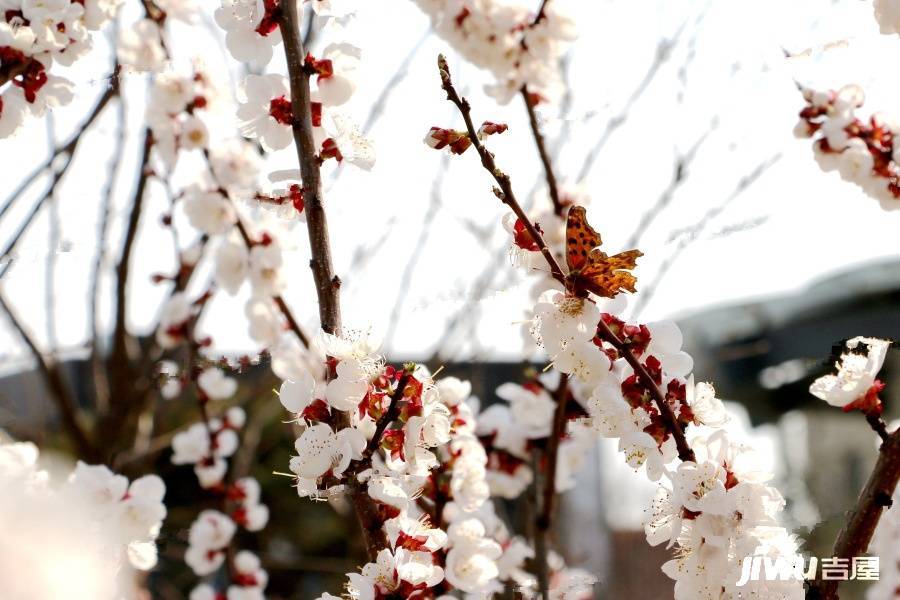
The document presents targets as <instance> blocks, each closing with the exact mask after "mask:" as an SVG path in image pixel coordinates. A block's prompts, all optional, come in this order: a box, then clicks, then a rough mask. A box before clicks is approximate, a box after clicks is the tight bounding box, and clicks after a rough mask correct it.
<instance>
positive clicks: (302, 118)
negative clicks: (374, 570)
mask: <svg viewBox="0 0 900 600" xmlns="http://www.w3.org/2000/svg"><path fill="white" fill-rule="evenodd" d="M297 20H298V11H297V4H296V2H295V1H287V2H285V3H283V4H282V11H281V18H280V19H279V23H278V26H279V29H280V30H281V37H282V40H283V42H284V53H285V58H286V59H287V66H288V76H289V81H290V88H291V109H292V113H293V119H292V125H291V129H292V131H293V134H294V146H295V147H296V150H297V159H298V161H299V162H300V175H301V178H302V180H303V201H304V204H305V208H304V210H305V211H306V229H307V233H308V236H309V249H310V256H311V259H310V261H309V266H310V268H311V269H312V273H313V280H314V281H315V285H316V295H317V297H318V301H319V321H320V322H321V327H322V329H323V330H324V331H325V332H326V333H330V334H332V335H341V305H340V290H341V280H340V279H338V277H337V276H336V275H335V274H334V268H333V267H332V262H331V244H330V240H329V236H328V220H327V218H326V216H325V209H324V207H323V206H322V178H321V174H320V172H319V167H320V162H321V161H320V159H319V157H318V155H317V153H316V146H315V142H314V141H313V133H312V118H311V114H310V112H311V105H310V93H309V77H310V72H309V71H308V70H307V69H306V68H305V67H304V54H305V53H304V49H303V41H302V40H301V39H300V26H299V23H298V22H297ZM328 375H329V377H330V376H331V375H332V374H331V373H329V374H328ZM337 414H338V423H337V426H338V428H345V427H348V426H349V425H350V423H349V415H347V414H346V413H342V412H338V413H337ZM347 487H348V492H349V495H350V497H351V499H352V501H353V508H354V510H355V511H356V516H357V518H358V519H359V523H360V526H361V527H362V530H363V536H364V538H365V543H366V549H367V550H368V554H369V559H370V560H375V558H376V556H377V555H378V552H379V550H381V549H382V548H385V547H387V539H386V536H385V533H384V530H383V529H382V522H383V520H382V518H381V516H380V514H379V510H378V506H377V504H376V502H375V501H374V500H372V499H371V498H370V497H369V495H368V493H367V491H366V489H365V488H366V486H365V484H363V483H361V482H360V481H359V479H358V478H357V477H355V476H351V477H350V478H349V481H348V486H347Z"/></svg>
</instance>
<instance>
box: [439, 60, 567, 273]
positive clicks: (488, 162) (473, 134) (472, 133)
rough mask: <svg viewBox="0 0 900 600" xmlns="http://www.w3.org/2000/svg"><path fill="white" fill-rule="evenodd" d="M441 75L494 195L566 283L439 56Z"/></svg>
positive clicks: (442, 85)
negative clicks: (512, 214) (492, 184)
mask: <svg viewBox="0 0 900 600" xmlns="http://www.w3.org/2000/svg"><path fill="white" fill-rule="evenodd" d="M438 71H439V73H440V75H441V87H442V88H443V89H444V91H445V92H447V100H449V101H450V102H452V103H453V104H455V105H456V108H457V109H459V112H460V114H461V115H462V118H463V120H464V121H465V123H466V131H467V132H468V134H469V138H470V139H471V141H472V147H473V148H475V151H476V152H478V156H480V157H481V165H482V166H483V167H484V168H485V170H487V172H488V173H490V174H491V176H492V177H493V178H494V181H496V182H497V185H499V186H500V188H499V189H497V188H494V195H496V196H497V197H498V198H499V199H500V201H501V202H503V203H504V204H506V205H507V206H508V207H509V208H510V210H512V211H513V213H515V215H516V217H518V218H519V220H520V221H521V222H522V224H523V225H524V226H525V229H526V231H528V233H529V235H530V236H531V239H532V240H534V242H535V243H536V244H537V246H538V248H539V249H540V251H541V254H543V255H544V258H545V259H546V261H547V264H548V265H550V273H551V274H552V275H553V277H554V279H556V280H558V281H560V282H564V281H565V275H564V274H563V271H562V268H560V266H559V263H558V262H556V258H555V257H554V256H553V253H552V252H551V251H550V248H548V247H547V244H546V243H545V242H544V238H543V237H542V236H541V234H540V232H538V230H537V228H536V227H535V226H534V223H532V222H531V219H529V218H528V215H526V214H525V211H524V210H522V207H521V205H520V204H519V202H518V201H517V200H516V195H515V193H514V192H513V189H512V183H511V182H510V179H509V175H507V174H506V173H504V172H503V171H501V170H500V168H499V167H497V164H496V163H495V162H494V155H493V154H491V153H490V152H489V151H488V149H487V148H485V147H484V146H483V145H482V143H481V141H480V140H479V139H478V131H477V130H476V129H475V124H474V123H473V122H472V110H471V107H470V106H469V102H468V100H466V99H465V98H460V96H459V94H458V93H457V92H456V89H455V88H454V87H453V82H452V81H451V79H450V69H449V67H448V66H447V59H446V58H444V55H443V54H441V55H439V56H438Z"/></svg>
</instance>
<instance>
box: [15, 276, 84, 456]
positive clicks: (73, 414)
mask: <svg viewBox="0 0 900 600" xmlns="http://www.w3.org/2000/svg"><path fill="white" fill-rule="evenodd" d="M0 308H2V309H3V312H5V313H6V316H7V317H8V318H9V321H10V323H12V326H13V328H14V329H15V330H16V332H18V334H19V336H20V337H21V338H22V341H24V342H25V345H26V346H28V350H29V351H30V352H31V354H32V355H33V356H34V359H35V361H37V367H38V370H39V371H40V372H41V375H42V376H43V377H44V379H45V381H46V382H47V388H48V390H49V392H50V394H51V396H52V397H53V400H54V402H55V403H56V407H57V409H59V414H60V417H61V419H62V424H63V427H64V428H65V430H66V433H67V434H68V436H69V437H70V438H71V440H72V443H73V444H74V446H75V450H76V451H77V452H78V455H79V456H80V457H81V458H83V459H84V460H87V461H92V462H93V461H96V460H97V459H98V452H97V449H96V448H95V447H94V445H93V444H92V443H91V441H90V440H89V439H88V436H87V433H86V431H85V429H84V428H83V427H82V425H81V423H80V422H79V420H78V408H77V404H76V401H75V398H74V397H73V396H72V394H71V392H70V391H69V388H68V387H67V386H66V384H65V381H64V380H63V376H62V372H61V371H60V369H59V364H58V363H57V362H56V361H54V360H52V359H49V358H44V356H43V354H41V351H40V350H39V349H38V347H37V344H36V343H35V342H34V340H33V339H31V336H30V335H28V332H27V331H26V330H25V328H24V327H23V325H22V324H21V323H20V322H19V319H18V318H17V317H16V314H15V313H14V312H13V309H12V307H11V306H10V305H9V303H8V302H7V301H6V298H5V297H4V296H3V293H2V291H0Z"/></svg>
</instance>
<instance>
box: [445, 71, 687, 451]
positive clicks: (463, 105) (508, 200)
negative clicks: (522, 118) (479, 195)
mask: <svg viewBox="0 0 900 600" xmlns="http://www.w3.org/2000/svg"><path fill="white" fill-rule="evenodd" d="M438 71H439V73H440V76H441V87H442V88H443V89H444V91H445V92H447V99H448V100H450V101H451V102H452V103H453V104H455V105H456V107H457V108H458V109H459V112H460V114H461V115H462V117H463V120H464V121H465V123H466V129H467V131H468V135H469V138H470V139H471V141H472V146H473V147H474V148H475V150H476V151H477V152H478V155H479V156H480V157H481V164H482V165H483V166H484V168H485V169H487V171H488V172H489V173H491V175H492V176H493V177H494V180H495V181H496V182H497V184H498V185H499V186H500V189H499V190H498V189H497V188H494V194H495V195H496V196H497V197H498V198H500V200H501V201H502V202H503V203H504V204H506V205H507V206H509V208H510V209H511V210H512V211H513V212H514V213H515V215H516V216H517V217H518V218H519V221H520V222H521V223H523V224H524V225H525V229H526V231H527V232H528V234H529V235H530V236H531V239H532V240H533V241H534V243H535V244H536V245H537V247H538V249H539V250H540V252H541V254H543V255H544V258H545V259H546V261H547V264H548V265H549V266H550V274H551V275H552V276H553V278H554V279H556V280H557V281H559V282H560V283H562V284H564V285H565V282H566V277H565V275H564V274H563V271H562V268H561V267H560V266H559V262H557V260H556V257H554V256H553V253H552V252H551V251H550V249H549V248H548V247H547V244H546V242H545V241H544V238H543V236H542V235H541V233H540V232H539V231H538V230H537V228H536V227H535V226H534V224H533V223H532V222H531V220H530V219H529V218H528V216H527V215H526V214H525V211H524V210H522V207H521V206H520V205H519V203H518V201H517V200H516V197H515V194H514V193H513V190H512V184H511V182H510V179H509V175H507V174H506V173H504V172H503V171H501V170H500V169H499V167H497V165H496V163H495V162H494V155H493V154H491V153H490V151H489V150H488V149H487V148H485V147H484V145H482V143H481V141H480V140H479V139H478V133H477V131H476V129H475V126H474V124H473V122H472V115H471V107H470V106H469V102H468V101H467V100H466V99H465V98H461V97H460V96H459V94H458V93H457V92H456V89H455V88H454V87H453V82H452V80H451V78H450V71H449V68H448V66H447V59H446V58H444V56H443V55H440V56H438ZM597 331H598V334H599V335H600V337H601V339H603V341H606V342H608V343H610V344H612V345H613V346H614V347H615V349H616V350H617V351H618V352H619V353H620V354H621V355H622V356H623V357H624V358H625V360H626V361H627V362H628V364H629V365H631V367H632V368H633V369H634V372H635V373H636V374H637V376H638V377H639V378H640V379H641V382H642V383H643V384H644V385H645V386H646V387H647V389H648V390H649V391H650V395H651V397H652V398H653V402H654V404H655V406H656V408H657V410H658V411H659V413H660V416H661V417H662V420H663V423H664V425H665V426H666V429H667V430H668V431H669V433H671V434H672V436H673V437H674V438H675V443H676V446H677V448H678V456H679V458H680V459H681V460H682V461H693V460H695V458H694V451H693V450H691V447H690V445H689V444H688V442H687V438H685V435H684V430H682V428H681V426H680V425H679V424H678V420H677V418H676V417H675V413H674V412H673V411H672V407H671V406H669V403H668V402H667V401H666V395H665V393H664V392H663V391H662V390H661V389H660V388H659V386H658V385H657V383H656V381H654V379H653V376H652V375H651V374H650V373H649V372H648V371H647V368H646V367H645V366H644V365H643V364H642V363H641V361H640V360H639V359H638V358H637V357H636V356H635V355H634V353H632V352H631V349H630V348H629V346H628V344H627V343H626V342H623V341H622V340H620V339H619V337H618V336H617V335H616V334H615V333H613V331H612V330H611V329H610V328H609V326H608V325H607V324H606V323H605V322H603V321H602V320H601V321H600V323H599V324H598V329H597Z"/></svg>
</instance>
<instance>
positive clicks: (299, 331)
mask: <svg viewBox="0 0 900 600" xmlns="http://www.w3.org/2000/svg"><path fill="white" fill-rule="evenodd" d="M222 193H223V194H225V195H226V196H227V192H225V191H224V190H222ZM235 225H236V226H237V230H238V232H239V233H240V234H241V239H242V240H243V241H244V245H245V246H246V247H247V250H250V249H251V248H252V247H253V244H254V242H253V239H252V238H251V237H250V234H249V233H248V232H247V227H246V226H245V225H244V222H243V221H241V217H240V215H238V214H237V211H235ZM272 300H273V301H274V302H275V305H276V306H278V310H279V311H281V315H282V316H283V317H284V319H285V321H287V324H288V327H290V329H291V331H293V332H294V335H296V336H297V339H299V340H300V343H301V344H303V347H304V348H309V343H310V342H309V336H308V335H307V334H306V332H305V331H303V328H302V327H300V323H298V322H297V319H296V318H294V313H292V312H291V309H290V307H289V306H288V305H287V302H285V301H284V297H283V296H282V295H281V294H278V295H276V296H272Z"/></svg>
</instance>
